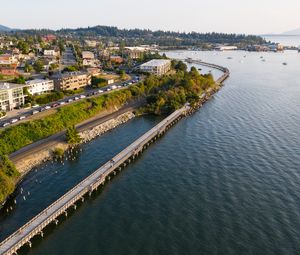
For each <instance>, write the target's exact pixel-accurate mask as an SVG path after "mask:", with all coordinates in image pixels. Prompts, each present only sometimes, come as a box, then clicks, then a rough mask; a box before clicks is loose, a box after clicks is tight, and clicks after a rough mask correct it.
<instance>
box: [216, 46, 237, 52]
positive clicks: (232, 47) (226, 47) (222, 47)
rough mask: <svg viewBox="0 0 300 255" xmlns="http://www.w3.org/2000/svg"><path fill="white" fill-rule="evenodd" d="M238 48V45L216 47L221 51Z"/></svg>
mask: <svg viewBox="0 0 300 255" xmlns="http://www.w3.org/2000/svg"><path fill="white" fill-rule="evenodd" d="M237 49H238V48H237V47H236V46H230V45H218V46H216V47H215V50H219V51H227V50H237Z"/></svg>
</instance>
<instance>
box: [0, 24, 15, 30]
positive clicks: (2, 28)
mask: <svg viewBox="0 0 300 255" xmlns="http://www.w3.org/2000/svg"><path fill="white" fill-rule="evenodd" d="M11 30H12V29H11V28H9V27H6V26H2V25H0V31H2V32H7V31H11Z"/></svg>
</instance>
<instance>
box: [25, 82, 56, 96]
mask: <svg viewBox="0 0 300 255" xmlns="http://www.w3.org/2000/svg"><path fill="white" fill-rule="evenodd" d="M26 87H27V89H28V92H29V93H30V94H31V95H40V94H45V93H49V92H51V91H52V90H54V82H53V81H52V80H43V79H35V80H31V81H27V82H26Z"/></svg>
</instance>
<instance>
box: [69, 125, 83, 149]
mask: <svg viewBox="0 0 300 255" xmlns="http://www.w3.org/2000/svg"><path fill="white" fill-rule="evenodd" d="M66 139H67V142H68V143H69V144H78V143H80V142H81V137H80V135H79V134H78V131H77V130H76V128H75V126H74V125H72V126H70V127H68V129H67V132H66Z"/></svg>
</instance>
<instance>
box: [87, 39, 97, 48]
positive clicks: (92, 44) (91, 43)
mask: <svg viewBox="0 0 300 255" xmlns="http://www.w3.org/2000/svg"><path fill="white" fill-rule="evenodd" d="M84 42H85V44H86V46H87V47H90V48H96V47H97V41H94V40H85V41H84Z"/></svg>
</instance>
